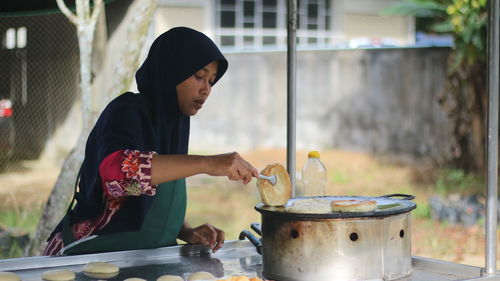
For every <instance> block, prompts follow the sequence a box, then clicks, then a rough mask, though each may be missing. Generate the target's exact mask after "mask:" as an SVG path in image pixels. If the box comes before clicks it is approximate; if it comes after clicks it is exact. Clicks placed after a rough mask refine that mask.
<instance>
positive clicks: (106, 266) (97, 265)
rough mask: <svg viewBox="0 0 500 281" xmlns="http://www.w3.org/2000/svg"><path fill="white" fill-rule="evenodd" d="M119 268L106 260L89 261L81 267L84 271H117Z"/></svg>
mask: <svg viewBox="0 0 500 281" xmlns="http://www.w3.org/2000/svg"><path fill="white" fill-rule="evenodd" d="M119 270H120V268H119V267H118V266H116V265H114V264H112V263H107V262H100V261H98V262H90V263H87V264H86V265H85V266H84V267H83V272H86V273H118V271H119Z"/></svg>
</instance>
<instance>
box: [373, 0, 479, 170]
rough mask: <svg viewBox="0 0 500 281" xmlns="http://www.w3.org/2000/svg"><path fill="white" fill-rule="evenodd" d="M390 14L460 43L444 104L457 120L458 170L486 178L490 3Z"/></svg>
mask: <svg viewBox="0 0 500 281" xmlns="http://www.w3.org/2000/svg"><path fill="white" fill-rule="evenodd" d="M383 14H385V15H414V16H416V28H417V30H419V31H422V32H426V33H440V34H442V33H447V34H452V35H453V38H454V47H453V51H452V53H451V54H450V57H449V63H448V75H449V80H448V82H447V87H446V90H445V92H444V93H443V94H442V96H441V99H440V103H441V105H442V106H443V107H444V108H445V110H446V111H447V112H448V114H449V116H450V118H451V119H452V121H453V126H454V128H453V133H454V138H455V139H454V144H453V156H454V159H453V162H452V163H451V164H452V165H453V166H454V167H456V168H459V169H462V170H464V171H465V172H475V173H482V172H483V171H484V168H485V167H484V163H485V132H486V129H485V124H486V110H487V108H486V101H487V93H486V61H487V58H486V48H487V44H486V38H487V32H486V25H487V19H488V17H487V1H486V0H405V1H401V2H398V3H396V4H394V5H392V6H390V7H389V8H387V9H385V10H383Z"/></svg>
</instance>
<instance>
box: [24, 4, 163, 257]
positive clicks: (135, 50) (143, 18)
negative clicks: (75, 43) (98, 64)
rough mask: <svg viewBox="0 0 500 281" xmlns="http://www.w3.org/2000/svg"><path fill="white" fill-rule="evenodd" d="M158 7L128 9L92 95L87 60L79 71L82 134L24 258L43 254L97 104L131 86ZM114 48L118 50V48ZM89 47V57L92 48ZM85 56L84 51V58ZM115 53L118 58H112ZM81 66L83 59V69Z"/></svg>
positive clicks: (71, 182) (65, 203) (61, 212)
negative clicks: (108, 75) (80, 79)
mask: <svg viewBox="0 0 500 281" xmlns="http://www.w3.org/2000/svg"><path fill="white" fill-rule="evenodd" d="M157 4H158V0H136V1H134V2H133V3H132V4H131V6H130V7H129V8H128V11H127V15H126V16H125V17H124V21H123V22H122V23H121V24H120V27H119V28H118V30H117V32H115V34H114V35H113V37H112V38H111V39H110V42H109V44H108V46H107V48H106V49H107V51H106V53H105V56H104V57H105V61H104V64H103V69H102V70H101V71H99V73H98V76H97V77H96V78H95V80H94V83H93V84H94V85H93V87H92V88H93V93H94V94H93V95H92V92H90V89H91V87H90V83H88V84H87V85H85V87H86V88H87V89H86V90H85V89H83V87H84V84H85V83H83V81H84V80H87V81H90V69H91V63H90V57H89V58H88V61H87V62H86V63H85V68H86V69H83V68H82V70H81V71H82V103H83V104H82V115H83V120H84V124H83V132H82V134H81V135H80V137H79V139H78V141H77V145H76V147H75V148H74V149H73V150H72V151H71V152H70V154H69V155H68V156H67V157H66V159H65V161H64V163H63V166H62V170H61V173H60V174H59V177H58V179H57V181H56V184H55V186H54V188H53V190H52V192H51V194H50V196H49V199H48V201H47V204H46V206H45V209H44V211H43V214H42V217H41V218H40V221H39V222H38V225H37V229H36V233H35V237H34V238H33V239H32V240H31V242H30V245H29V246H28V247H27V248H26V249H25V253H24V255H25V256H35V255H41V254H42V253H43V250H44V249H45V246H46V240H47V238H48V236H49V235H50V233H51V232H52V230H53V229H54V228H55V226H56V225H57V224H58V223H59V221H60V219H61V218H62V217H63V216H64V214H65V212H66V210H67V208H68V204H69V202H70V200H71V198H72V196H73V187H74V184H75V180H76V176H77V173H78V169H79V168H80V165H81V163H82V161H83V156H84V148H85V142H86V139H87V137H88V133H89V132H90V128H91V127H92V124H94V122H95V120H96V119H97V117H98V114H99V112H100V111H101V108H103V106H104V105H105V103H104V102H100V101H102V100H104V101H106V102H107V101H109V99H110V98H112V97H115V96H117V95H119V94H121V93H123V92H124V91H126V90H128V89H129V87H130V83H131V82H132V81H133V75H134V72H135V70H136V69H137V67H138V64H139V58H140V53H141V50H142V47H143V45H144V42H145V41H146V40H145V38H146V36H147V31H148V27H149V26H150V23H151V19H152V18H153V14H154V11H155V10H156V6H157ZM120 30H121V32H120ZM80 38H82V39H84V40H85V41H87V43H90V46H92V41H90V42H89V41H88V40H90V38H89V37H84V36H82V37H80V33H79V40H80ZM124 41H125V42H136V43H137V44H123V42H124ZM123 45H125V46H123ZM85 46H87V45H82V43H80V48H87V47H85ZM117 46H119V47H120V48H121V49H120V48H117ZM89 48H90V54H91V53H92V51H91V47H89ZM117 49H118V50H119V51H118V52H117V51H116V50H117ZM88 54H89V53H88V50H87V51H85V54H83V55H88ZM114 54H119V55H118V56H113V55H114ZM83 65H84V64H83V60H82V67H83ZM107 68H110V69H112V71H110V72H108V71H106V69H107ZM109 73H113V77H111V79H110V78H109V77H107V76H106V75H107V74H109ZM103 89H104V90H103ZM85 91H88V92H86V93H87V94H86V95H84V94H83V93H84V92H85Z"/></svg>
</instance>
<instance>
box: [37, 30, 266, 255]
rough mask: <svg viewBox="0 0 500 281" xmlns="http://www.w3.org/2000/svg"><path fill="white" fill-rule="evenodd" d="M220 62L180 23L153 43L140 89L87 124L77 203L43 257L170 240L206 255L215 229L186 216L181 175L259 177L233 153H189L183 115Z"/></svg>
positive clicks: (217, 237)
mask: <svg viewBox="0 0 500 281" xmlns="http://www.w3.org/2000/svg"><path fill="white" fill-rule="evenodd" d="M227 66H228V63H227V60H226V59H225V58H224V56H223V55H222V53H221V52H220V51H219V49H218V48H217V47H216V46H215V44H214V43H213V42H212V41H211V40H210V39H209V38H208V37H207V36H205V35H204V34H203V33H201V32H198V31H195V30H192V29H189V28H186V27H177V28H173V29H171V30H169V31H167V32H165V33H164V34H162V35H161V36H159V37H158V38H157V39H156V40H155V41H154V42H153V44H152V46H151V49H150V50H149V54H148V57H147V58H146V60H145V61H144V63H143V64H142V66H141V67H140V68H139V70H138V71H137V73H136V81H137V86H138V89H139V92H140V93H139V94H133V93H125V94H123V95H121V96H119V97H117V98H116V99H114V100H113V101H112V102H111V103H110V104H109V105H108V106H107V107H106V108H105V110H104V111H103V113H102V114H101V116H100V117H99V119H98V120H97V123H96V125H95V126H94V128H93V129H92V132H91V133H90V135H89V138H88V140H87V144H86V148H85V159H84V161H83V164H82V167H81V169H80V173H79V174H80V175H79V184H78V186H79V191H78V192H75V198H74V200H76V205H75V206H74V208H72V209H71V210H68V212H67V214H66V216H65V217H64V218H63V220H62V221H61V222H60V223H59V225H58V226H57V227H56V229H55V230H54V232H53V233H52V235H51V236H50V237H49V239H48V245H47V248H46V250H45V253H44V254H45V255H56V254H58V253H59V254H62V253H65V254H82V253H95V252H105V251H117V250H132V249H143V248H156V247H161V246H168V245H175V244H176V239H177V238H179V239H181V240H184V241H185V242H187V243H197V244H203V245H206V246H209V247H210V248H211V249H212V251H213V252H215V251H217V250H218V249H220V248H221V247H222V245H223V243H224V232H223V231H222V230H219V229H217V228H215V227H213V226H211V225H209V224H204V225H201V226H198V227H195V228H192V227H191V226H190V225H189V224H188V223H187V222H185V221H184V216H185V210H186V185H185V178H186V177H189V176H192V175H195V174H209V175H212V176H227V177H228V178H229V179H231V180H242V181H243V183H244V184H247V183H248V182H249V181H250V180H251V179H252V177H256V176H257V175H258V172H257V170H256V169H255V168H254V167H253V166H252V165H250V164H249V163H248V162H246V161H245V160H244V159H242V158H241V157H240V156H239V155H238V154H237V153H227V154H221V155H212V156H196V155H187V152H188V139H189V116H191V115H195V114H196V113H197V112H198V110H200V109H201V108H202V106H203V104H204V102H205V101H206V99H207V98H208V96H209V95H210V91H211V88H212V86H213V85H214V84H215V83H216V82H217V81H218V80H219V79H220V78H221V77H222V75H223V74H224V72H225V71H226V69H227ZM72 205H73V202H72V203H71V204H70V208H71V206H72Z"/></svg>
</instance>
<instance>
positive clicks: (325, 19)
mask: <svg viewBox="0 0 500 281" xmlns="http://www.w3.org/2000/svg"><path fill="white" fill-rule="evenodd" d="M330 1H331V0H300V1H297V16H298V18H297V27H298V30H297V37H298V44H299V45H314V46H317V45H325V44H326V43H328V41H329V36H330V35H331V33H330V12H331V11H330ZM216 9H217V19H216V22H217V30H216V39H217V40H218V43H219V44H220V45H221V46H222V47H228V48H242V49H255V48H262V47H266V48H268V47H274V48H276V47H278V48H285V47H286V36H287V15H286V13H287V7H286V0H217V1H216Z"/></svg>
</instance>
